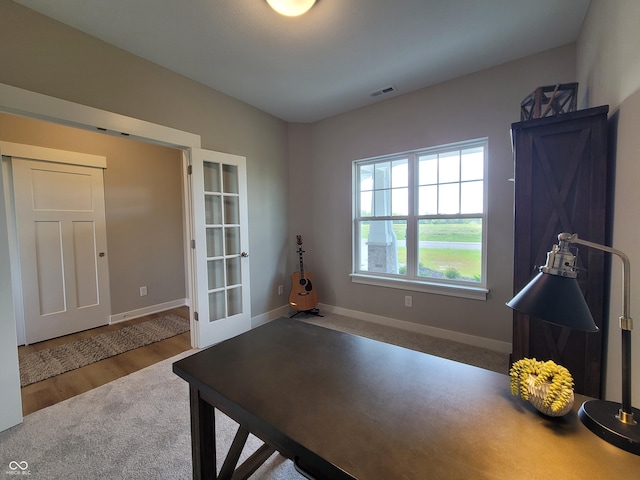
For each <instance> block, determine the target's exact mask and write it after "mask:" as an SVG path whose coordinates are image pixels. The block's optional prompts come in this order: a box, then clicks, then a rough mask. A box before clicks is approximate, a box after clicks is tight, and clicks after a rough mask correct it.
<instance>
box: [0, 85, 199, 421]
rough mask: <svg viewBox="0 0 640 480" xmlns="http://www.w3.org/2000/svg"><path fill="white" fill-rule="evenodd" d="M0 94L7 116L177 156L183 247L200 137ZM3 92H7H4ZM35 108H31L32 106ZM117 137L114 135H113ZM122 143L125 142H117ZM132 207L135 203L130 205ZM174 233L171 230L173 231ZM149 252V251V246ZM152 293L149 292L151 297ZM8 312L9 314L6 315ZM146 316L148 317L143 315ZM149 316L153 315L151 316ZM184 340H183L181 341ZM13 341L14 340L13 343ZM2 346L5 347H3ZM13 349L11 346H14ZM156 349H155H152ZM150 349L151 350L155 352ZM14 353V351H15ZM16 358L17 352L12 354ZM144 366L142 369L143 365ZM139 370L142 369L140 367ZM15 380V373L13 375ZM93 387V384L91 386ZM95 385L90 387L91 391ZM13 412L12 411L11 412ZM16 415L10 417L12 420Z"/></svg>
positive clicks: (185, 270) (187, 285) (19, 93)
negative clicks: (189, 179)
mask: <svg viewBox="0 0 640 480" xmlns="http://www.w3.org/2000/svg"><path fill="white" fill-rule="evenodd" d="M0 90H2V92H4V93H11V95H6V96H5V95H3V98H6V99H8V100H7V101H6V103H5V101H4V100H3V105H0V112H5V113H7V114H12V115H15V114H17V116H18V117H20V118H25V119H31V120H33V119H44V120H46V121H47V122H50V123H51V124H53V125H57V126H63V125H64V126H66V127H75V129H77V130H78V131H87V130H89V131H91V132H92V133H96V134H97V132H96V130H97V131H98V132H102V135H103V136H104V137H110V136H116V137H127V138H128V140H138V141H139V142H136V143H141V144H149V145H156V146H158V145H162V146H165V147H170V148H172V149H173V150H174V151H175V153H176V156H178V157H179V158H180V159H181V161H180V162H178V164H179V165H178V169H179V170H178V171H179V172H182V173H178V178H179V182H180V185H181V196H182V198H181V199H180V201H179V202H178V205H179V208H182V209H183V212H182V219H181V225H180V228H179V229H178V230H179V236H181V237H182V241H183V242H184V243H185V244H186V241H187V240H186V239H187V238H188V237H189V232H190V212H189V211H188V210H189V206H188V205H187V204H188V202H187V195H188V194H187V189H186V179H185V173H184V172H186V164H187V155H186V151H187V149H188V148H190V147H193V146H196V147H199V146H200V137H199V136H197V135H193V134H189V133H187V132H181V131H178V130H174V129H171V128H167V127H162V126H158V125H154V124H149V123H147V122H144V121H139V120H135V119H130V118H128V117H123V116H120V115H117V114H111V113H109V112H104V111H99V110H96V109H92V108H90V107H83V106H80V105H76V104H73V103H70V102H65V101H62V100H58V99H55V98H52V97H46V96H43V95H39V94H35V93H32V92H27V91H23V90H20V89H15V88H14V87H9V86H6V85H0ZM5 90H7V91H8V92H5ZM34 105H35V106H34ZM92 122H96V123H98V122H100V123H101V124H102V125H106V127H108V128H96V127H97V126H96V125H92V124H91V123H92ZM122 125H126V126H127V128H128V130H129V132H130V133H129V134H128V135H124V134H122V135H121V134H120V133H119V132H120V131H122V129H121V128H120V127H121V126H122ZM116 131H117V133H114V132H116ZM119 139H122V140H124V139H125V138H119ZM51 140H52V141H53V142H54V143H55V142H56V141H57V140H58V139H56V138H52V139H51ZM51 146H53V147H56V146H57V147H60V146H59V145H55V144H54V145H51ZM132 178H133V179H135V176H134V175H132ZM123 191H124V192H126V191H129V192H130V191H131V189H129V190H127V189H126V188H125V189H123ZM132 204H133V205H134V206H135V204H136V203H135V202H132ZM174 230H175V229H174ZM150 248H153V246H151V247H150ZM183 250H184V251H183V252H182V261H183V264H182V271H179V272H177V273H176V272H175V271H174V275H175V278H178V277H179V278H180V279H181V281H182V282H184V292H185V293H183V296H182V299H181V300H182V301H181V305H183V310H182V315H187V318H189V320H190V323H191V327H192V328H191V333H190V334H187V335H186V336H188V337H189V338H188V339H187V341H186V343H185V344H184V346H185V347H186V345H188V347H189V348H190V347H191V345H192V344H193V343H194V339H193V314H192V312H191V310H190V308H189V305H190V303H191V291H192V286H191V280H190V278H191V273H190V272H191V266H190V264H189V259H188V255H187V253H186V249H183ZM151 291H152V290H149V293H150V294H151ZM173 307H176V306H175V305H169V306H168V308H173ZM10 312H11V311H10ZM127 312H133V313H134V314H135V313H142V314H145V313H147V312H145V311H144V309H136V308H135V307H133V308H132V310H127ZM147 314H148V313H147ZM151 315H153V313H151ZM127 316H128V313H126V312H125V313H124V314H123V316H122V317H121V318H119V319H117V320H128V318H127ZM183 340H184V338H183ZM13 341H15V340H13ZM3 345H4V346H6V345H5V344H3ZM14 345H15V344H14ZM156 347H157V346H156ZM156 347H153V348H156ZM16 350H17V349H16ZM16 354H17V351H16ZM145 366H146V365H145ZM140 368H142V367H140ZM15 373H16V376H17V373H18V372H17V371H16V372H15ZM85 383H86V384H88V385H90V386H91V385H92V382H91V381H90V380H85ZM94 383H95V382H94ZM95 386H97V385H93V386H92V387H91V388H93V387H95ZM7 408H9V409H10V410H11V409H15V410H19V408H20V405H19V404H15V403H13V401H12V402H11V404H8V405H7ZM11 411H14V410H11ZM16 414H17V412H16V413H15V414H13V415H14V416H15V415H16Z"/></svg>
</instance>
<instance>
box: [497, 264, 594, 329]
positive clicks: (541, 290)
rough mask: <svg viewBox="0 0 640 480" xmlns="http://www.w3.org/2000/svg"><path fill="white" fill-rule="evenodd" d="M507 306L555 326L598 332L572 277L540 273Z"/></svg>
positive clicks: (576, 282)
mask: <svg viewBox="0 0 640 480" xmlns="http://www.w3.org/2000/svg"><path fill="white" fill-rule="evenodd" d="M507 305H508V306H509V307H511V308H513V309H514V310H517V311H518V312H521V313H524V314H527V315H531V316H532V317H536V318H538V319H540V320H544V321H546V322H550V323H555V324H556V325H561V326H563V327H569V328H574V329H576V330H584V331H586V332H597V331H598V327H597V326H596V324H595V322H594V321H593V317H592V316H591V312H590V311H589V307H587V302H585V300H584V296H583V295H582V291H581V290H580V286H579V285H578V281H577V280H576V279H575V278H568V277H561V276H558V275H552V274H549V273H542V272H540V273H538V275H536V277H535V278H534V279H533V280H531V281H530V282H529V283H528V284H527V285H526V286H525V287H524V288H523V289H522V290H521V291H520V292H519V293H518V294H517V295H516V296H515V297H513V298H512V299H511V300H510V301H509V302H507Z"/></svg>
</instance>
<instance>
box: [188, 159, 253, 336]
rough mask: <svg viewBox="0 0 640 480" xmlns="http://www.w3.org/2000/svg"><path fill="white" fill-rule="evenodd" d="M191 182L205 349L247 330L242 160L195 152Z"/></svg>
mask: <svg viewBox="0 0 640 480" xmlns="http://www.w3.org/2000/svg"><path fill="white" fill-rule="evenodd" d="M190 180H191V182H190V185H191V197H192V200H193V222H192V225H193V230H194V231H193V238H194V242H193V244H192V247H193V248H192V254H193V256H194V257H193V264H194V274H195V281H194V283H195V285H196V288H195V289H194V290H195V297H196V298H195V302H194V303H195V305H196V310H195V312H194V315H195V316H196V318H197V322H196V345H197V346H198V347H199V348H204V347H207V346H209V345H213V344H214V343H218V342H221V341H223V340H226V339H227V338H231V337H234V336H236V335H239V334H240V333H243V332H246V331H247V330H249V329H251V297H250V291H249V254H248V251H249V250H248V247H249V235H248V230H247V228H248V225H247V223H248V221H247V218H248V215H247V174H246V159H245V158H244V157H240V156H237V155H230V154H226V153H219V152H212V151H208V150H202V149H196V148H193V149H191V175H190ZM196 314H197V315H196Z"/></svg>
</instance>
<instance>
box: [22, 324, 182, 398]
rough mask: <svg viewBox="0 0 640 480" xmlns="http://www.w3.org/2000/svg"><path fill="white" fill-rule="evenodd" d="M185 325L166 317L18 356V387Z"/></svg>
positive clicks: (146, 342)
mask: <svg viewBox="0 0 640 480" xmlns="http://www.w3.org/2000/svg"><path fill="white" fill-rule="evenodd" d="M188 330H189V321H188V320H185V319H184V318H182V317H179V316H178V315H174V314H169V315H165V316H163V317H159V318H154V319H153V320H148V321H146V322H142V323H138V324H136V325H130V326H128V327H124V328H121V329H119V330H114V331H113V332H106V333H101V334H99V335H96V336H94V337H89V338H84V339H82V340H76V341H74V342H70V343H65V344H63V345H58V346H55V347H51V348H45V349H42V350H39V351H37V352H31V353H27V354H25V355H23V356H20V384H21V386H22V387H25V386H27V385H30V384H32V383H36V382H40V381H42V380H45V379H47V378H50V377H53V376H55V375H60V374H61V373H65V372H68V371H70V370H75V369H76V368H80V367H84V366H86V365H89V364H91V363H95V362H99V361H100V360H104V359H105V358H109V357H113V356H115V355H119V354H121V353H124V352H128V351H129V350H133V349H136V348H140V347H144V346H145V345H149V344H151V343H155V342H159V341H161V340H165V339H167V338H170V337H173V336H175V335H179V334H181V333H184V332H186V331H188Z"/></svg>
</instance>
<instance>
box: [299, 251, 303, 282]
mask: <svg viewBox="0 0 640 480" xmlns="http://www.w3.org/2000/svg"><path fill="white" fill-rule="evenodd" d="M298 256H299V257H300V279H301V280H304V262H303V261H302V248H300V251H299V252H298Z"/></svg>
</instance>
